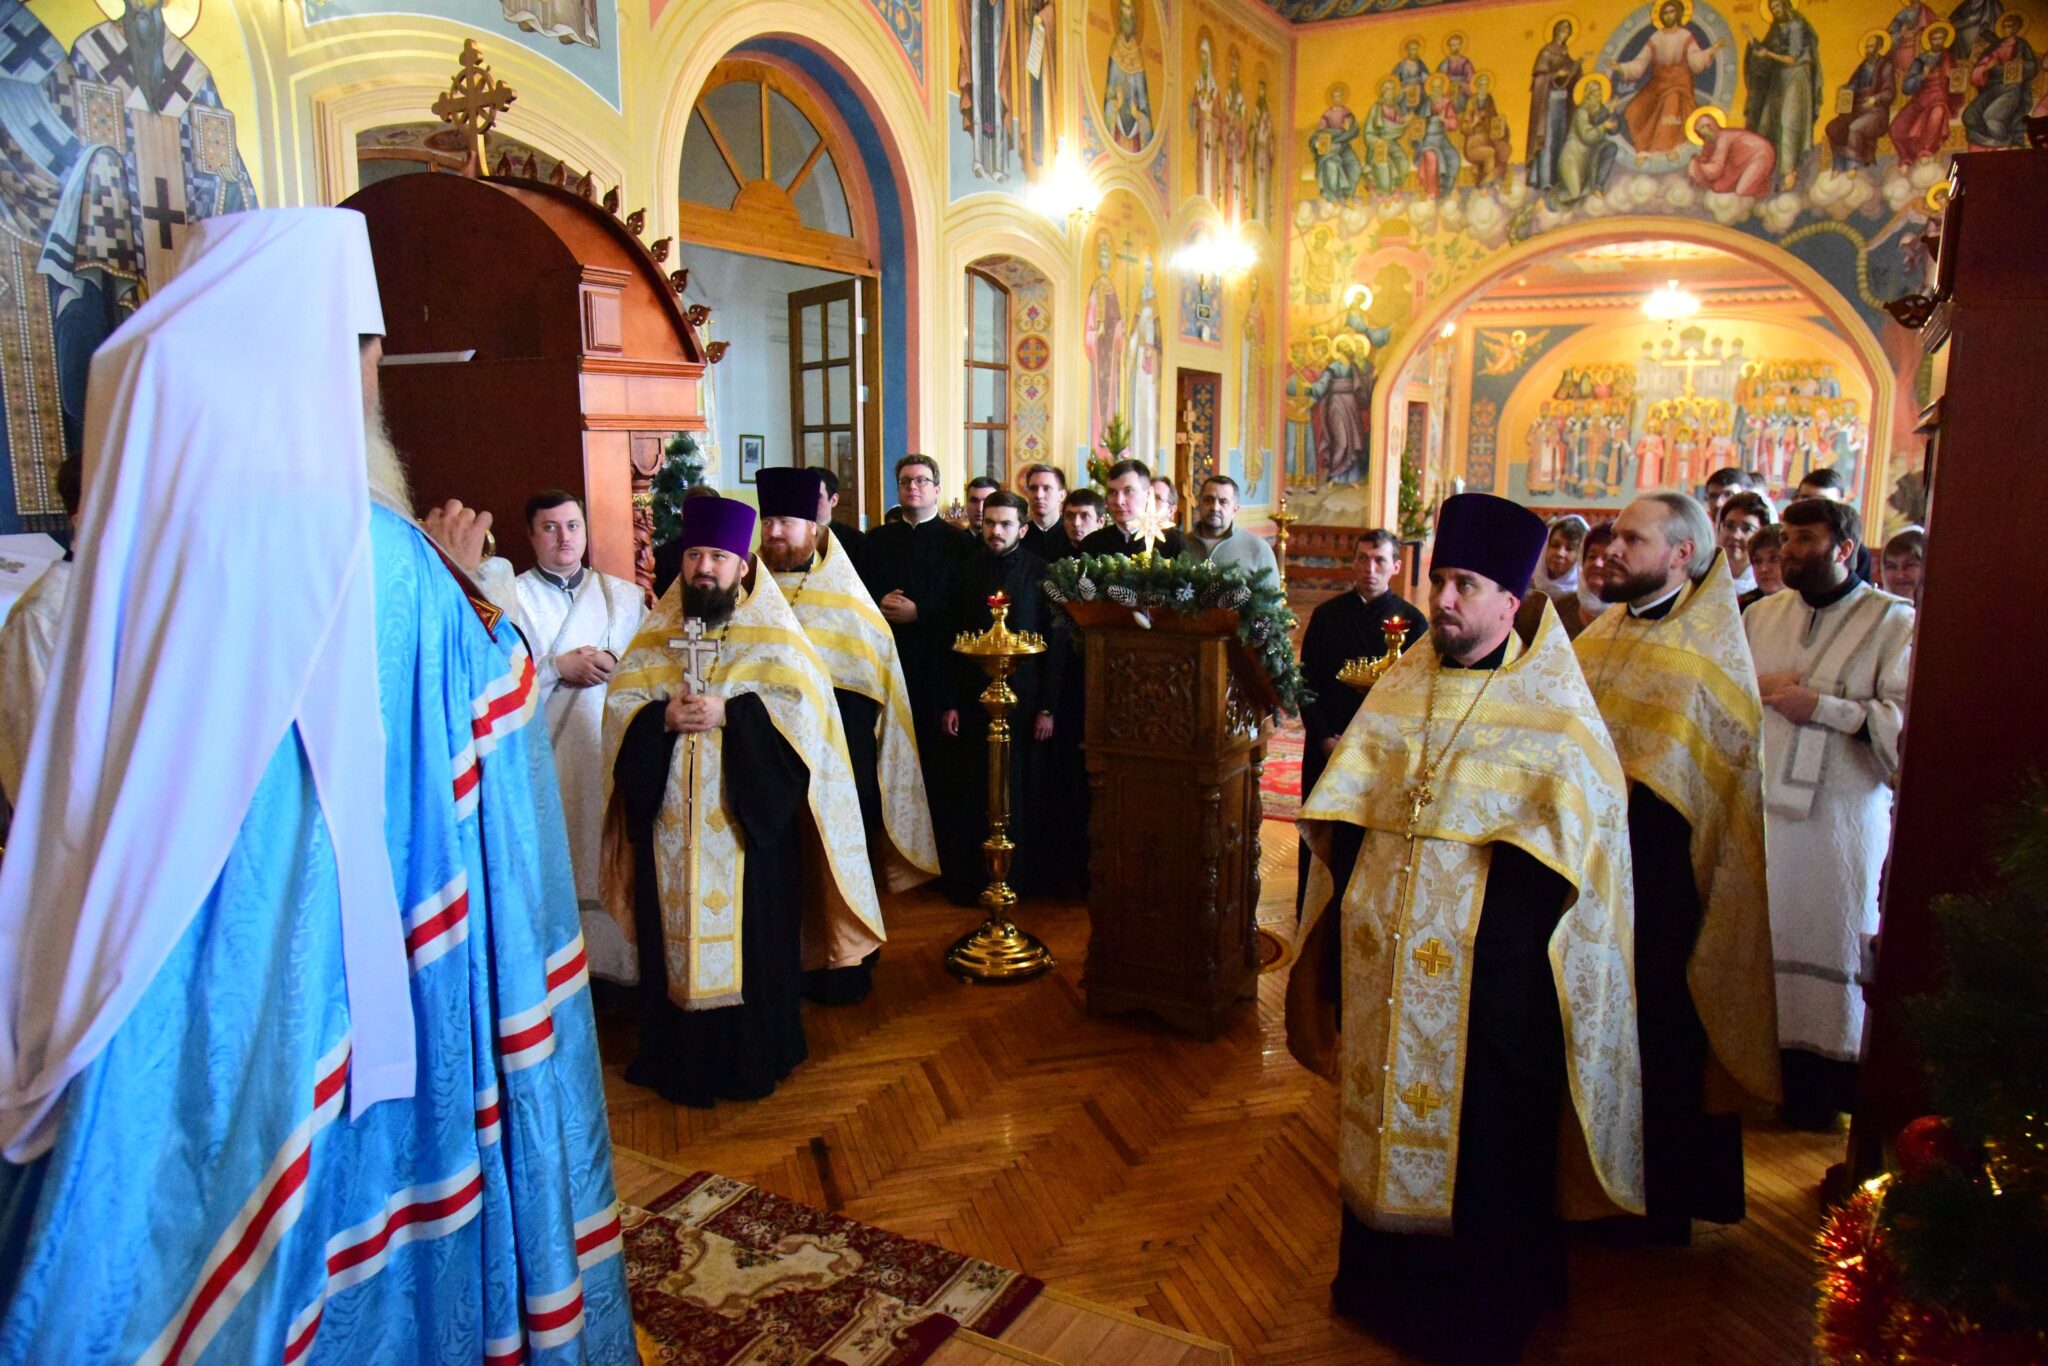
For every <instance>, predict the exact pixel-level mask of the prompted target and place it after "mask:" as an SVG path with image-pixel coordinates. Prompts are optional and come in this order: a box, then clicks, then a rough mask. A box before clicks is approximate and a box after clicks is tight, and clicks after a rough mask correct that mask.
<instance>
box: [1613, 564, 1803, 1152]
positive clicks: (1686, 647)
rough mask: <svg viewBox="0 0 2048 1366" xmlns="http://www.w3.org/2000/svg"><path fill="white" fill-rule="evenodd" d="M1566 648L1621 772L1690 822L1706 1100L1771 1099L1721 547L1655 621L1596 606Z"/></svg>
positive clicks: (1753, 688) (1771, 1051) (1750, 680)
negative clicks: (1707, 1056)
mask: <svg viewBox="0 0 2048 1366" xmlns="http://www.w3.org/2000/svg"><path fill="white" fill-rule="evenodd" d="M1574 648H1575V649H1576V650H1577V651H1578V655H1579V663H1580V664H1581V665H1582V666H1583V667H1584V669H1585V671H1586V678H1587V681H1588V682H1589V683H1590V684H1591V686H1592V687H1593V690H1594V695H1595V700H1596V701H1597V702H1598V703H1599V704H1600V714H1601V715H1602V716H1603V717H1605V718H1606V721H1607V729H1608V733H1609V734H1610V735H1611V736H1612V737H1613V739H1614V747H1615V750H1616V752H1618V753H1619V754H1620V756H1621V765H1622V768H1623V770H1624V771H1625V772H1626V773H1627V774H1628V780H1629V781H1630V782H1632V783H1642V784H1643V785H1645V786H1646V787H1648V788H1649V789H1650V790H1651V791H1652V792H1654V793H1656V794H1657V796H1658V797H1659V798H1661V799H1662V800H1663V801H1665V802H1668V803H1670V805H1671V806H1672V808H1673V809H1674V810H1676V811H1677V812H1678V814H1679V815H1681V816H1683V817H1685V819H1686V820H1687V821H1688V822H1689V823H1690V824H1691V826H1692V873H1693V883H1694V885H1695V886H1696V887H1697V888H1698V889H1699V897H1700V910H1701V918H1700V933H1699V938H1698V939H1697V940H1696V941H1695V942H1694V944H1693V950H1692V957H1691V958H1690V959H1689V960H1688V961H1687V963H1686V980H1687V981H1688V982H1689V983H1690V985H1691V988H1692V997H1693V1004H1694V1005H1695V1007H1697V1009H1698V1010H1699V1015H1700V1022H1701V1023H1702V1024H1703V1025H1704V1026H1705V1028H1706V1032H1707V1040H1708V1043H1709V1044H1710V1045H1711V1047H1712V1053H1713V1062H1714V1066H1713V1067H1711V1068H1709V1069H1708V1076H1707V1092H1706V1102H1707V1108H1708V1109H1709V1110H1710V1111H1713V1112H1720V1113H1726V1112H1729V1111H1733V1110H1738V1109H1742V1108H1745V1107H1747V1106H1749V1105H1752V1104H1761V1103H1768V1102H1773V1101H1776V1100H1777V1099H1778V1096H1779V1084H1778V1003H1777V985H1776V981H1775V978H1774V976H1773V973H1772V968H1771V917H1770V896H1769V892H1768V890H1767V887H1766V883H1765V879H1764V805H1763V759H1762V754H1763V748H1762V738H1761V737H1762V727H1763V704H1762V702H1761V701H1760V700H1759V699H1758V696H1757V682H1756V665H1755V663H1754V662H1752V660H1751V658H1750V653H1749V639H1748V637H1747V636H1745V635H1744V634H1743V629H1742V611H1741V608H1740V606H1739V605H1738V604H1737V602H1736V598H1735V581H1734V578H1733V577H1732V576H1731V574H1730V573H1729V570H1728V560H1727V557H1726V556H1724V555H1721V554H1719V553H1718V552H1717V553H1716V554H1715V556H1714V562H1713V564H1712V565H1710V566H1709V567H1708V569H1707V575H1706V577H1705V578H1704V579H1702V580H1700V581H1699V582H1698V583H1697V584H1693V585H1689V586H1688V587H1687V588H1686V589H1685V590H1684V591H1683V592H1682V593H1681V594H1680V596H1679V599H1678V601H1677V603H1676V604H1675V605H1674V606H1673V607H1672V609H1671V611H1670V612H1669V613H1667V614H1666V615H1665V616H1664V617H1662V618H1661V619H1658V620H1654V621H1649V620H1644V619H1641V618H1637V617H1632V616H1630V615H1629V613H1628V610H1627V609H1626V608H1616V609H1613V610H1610V611H1607V612H1603V613H1601V614H1600V616H1599V618H1598V619H1596V620H1595V621H1594V622H1593V624H1592V625H1590V626H1588V627H1587V628H1586V629H1585V631H1584V632H1583V633H1581V634H1580V636H1579V638H1578V640H1577V641H1576V642H1575V643H1574Z"/></svg>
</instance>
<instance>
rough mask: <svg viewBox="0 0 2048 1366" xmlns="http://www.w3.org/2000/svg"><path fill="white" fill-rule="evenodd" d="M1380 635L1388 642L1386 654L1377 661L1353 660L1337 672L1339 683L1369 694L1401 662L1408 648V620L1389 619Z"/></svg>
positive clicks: (1382, 623) (1365, 658)
mask: <svg viewBox="0 0 2048 1366" xmlns="http://www.w3.org/2000/svg"><path fill="white" fill-rule="evenodd" d="M1380 634H1381V635H1382V636H1383V637H1385V640H1386V647H1387V648H1386V653H1385V654H1382V655H1381V656H1379V658H1377V659H1374V658H1372V657H1370V656H1368V655H1360V656H1359V657H1358V658H1356V659H1354V660H1351V661H1350V662H1349V663H1347V664H1345V666H1344V667H1343V668H1341V669H1339V670H1337V681H1338V682H1339V683H1342V684H1344V685H1345V686H1346V687H1350V688H1356V689H1358V690H1359V691H1360V692H1367V691H1369V690H1370V689H1371V688H1372V685H1373V684H1375V683H1377V682H1379V681H1380V680H1381V679H1382V678H1385V677H1386V676H1387V670H1389V669H1391V668H1393V667H1394V666H1395V665H1396V664H1398V663H1400V662H1401V652H1402V651H1403V650H1405V649H1407V648H1408V618H1406V617H1388V618H1387V619H1386V620H1385V621H1383V622H1381V623H1380Z"/></svg>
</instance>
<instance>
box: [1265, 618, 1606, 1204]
mask: <svg viewBox="0 0 2048 1366" xmlns="http://www.w3.org/2000/svg"><path fill="white" fill-rule="evenodd" d="M1433 678H1434V679H1435V689H1436V691H1437V693H1438V694H1439V695H1440V697H1439V700H1438V703H1437V708H1438V714H1439V717H1440V718H1441V717H1443V716H1448V717H1451V718H1456V717H1458V716H1461V715H1464V714H1465V709H1466V707H1467V705H1468V704H1470V703H1472V702H1473V701H1474V693H1475V692H1476V691H1477V690H1478V689H1479V688H1480V687H1481V686H1482V684H1484V685H1486V687H1487V692H1486V695H1485V697H1484V699H1483V700H1481V701H1480V702H1479V703H1478V705H1477V707H1476V710H1474V711H1473V712H1472V713H1471V717H1470V721H1469V723H1468V724H1467V725H1466V727H1465V728H1464V730H1463V732H1462V734H1461V736H1460V738H1459V740H1458V744H1457V747H1456V749H1455V750H1454V751H1453V752H1452V754H1451V755H1450V757H1449V759H1448V761H1447V762H1446V764H1445V766H1444V768H1443V770H1442V771H1441V772H1440V773H1438V774H1437V776H1436V778H1435V781H1434V787H1435V799H1434V801H1433V802H1432V803H1430V804H1429V805H1428V806H1427V807H1426V808H1425V809H1424V810H1423V812H1422V815H1421V819H1420V821H1419V823H1418V824H1417V826H1416V833H1417V836H1418V838H1417V839H1416V840H1415V841H1414V843H1413V844H1412V845H1411V844H1410V842H1409V840H1408V839H1407V838H1406V832H1407V830H1408V828H1409V826H1408V822H1409V818H1410V810H1411V808H1410V802H1409V793H1410V790H1411V788H1412V786H1413V784H1414V783H1415V782H1416V777H1417V774H1418V773H1419V771H1420V768H1421V746H1422V739H1423V731H1424V728H1425V725H1426V718H1427V709H1428V706H1429V694H1430V690H1431V683H1432V679H1433ZM1489 678H1490V681H1489ZM1451 724H1452V722H1450V721H1444V720H1441V719H1440V720H1439V722H1438V724H1437V727H1436V730H1437V731H1438V732H1439V733H1438V734H1437V735H1436V736H1435V737H1434V742H1435V743H1437V744H1443V743H1445V742H1446V736H1447V734H1448V732H1449V729H1450V726H1451ZM1301 821H1302V825H1303V829H1304V831H1305V832H1306V833H1308V834H1309V836H1310V844H1311V846H1312V847H1314V846H1315V845H1316V842H1317V838H1318V836H1317V833H1316V831H1315V825H1316V824H1318V823H1328V822H1332V821H1344V822H1347V823H1349V824H1352V825H1357V826H1361V827H1363V828H1364V830H1365V832H1366V834H1365V840H1364V845H1363V847H1362V848H1361V849H1360V851H1359V855H1358V862H1357V865H1356V870H1355V871H1354V872H1353V874H1352V878H1351V882H1350V885H1349V887H1348V888H1347V890H1346V892H1345V897H1344V904H1343V911H1342V920H1341V922H1340V925H1339V933H1340V934H1341V935H1342V936H1343V954H1342V959H1341V961H1342V965H1343V968H1342V970H1343V1001H1344V1017H1343V1033H1342V1035H1341V1036H1340V1037H1339V1039H1338V1041H1337V1042H1338V1049H1339V1063H1340V1074H1339V1080H1340V1083H1341V1085H1342V1088H1343V1106H1342V1110H1341V1112H1340V1120H1339V1135H1338V1172H1339V1176H1340V1179H1341V1183H1342V1186H1343V1191H1344V1198H1345V1202H1346V1204H1348V1205H1349V1206H1350V1208H1351V1210H1352V1212H1353V1213H1354V1214H1355V1215H1356V1216H1357V1217H1358V1218H1359V1219H1360V1220H1362V1221H1364V1222H1365V1223H1367V1224H1370V1225H1372V1226H1373V1227H1376V1228H1383V1229H1390V1230H1398V1231H1412V1232H1430V1233H1448V1232H1449V1231H1450V1227H1451V1209H1452V1201H1453V1199H1454V1195H1455V1190H1454V1185H1455V1180H1454V1178H1455V1175H1456V1172H1457V1161H1458V1115H1459V1111H1460V1107H1461V1103H1462V1099H1463V1090H1464V1074H1465V1049H1466V1043H1467V1041H1466V1037H1465V1019H1466V1010H1467V1007H1468V998H1469V992H1470V989H1471V976H1472V946H1473V939H1474V936H1475V935H1476V933H1477V930H1478V923H1479V911H1480V907H1481V904H1482V903H1483V901H1484V899H1485V890H1486V870H1487V864H1488V854H1487V852H1486V850H1487V846H1488V845H1490V844H1493V843H1496V842H1500V843H1508V844H1513V845H1515V846H1516V847H1518V848H1520V849H1522V850H1524V851H1526V852H1527V853H1528V854H1530V855H1531V856H1532V857H1534V858H1536V859H1537V860H1538V861H1539V862H1541V863H1543V864H1544V865H1545V866H1546V867H1548V868H1550V869H1551V870H1552V871H1553V872H1555V873H1557V874H1558V875H1559V876H1561V877H1563V878H1564V879H1566V880H1567V881H1568V882H1570V883H1571V884H1572V887H1573V890H1574V892H1575V896H1574V898H1573V900H1572V902H1571V904H1570V905H1569V906H1567V907H1566V909H1565V912H1564V916H1563V918H1562V919H1560V920H1559V922H1558V926H1557V930H1556V932H1555V933H1554V934H1553V935H1552V936H1551V940H1550V962H1551V970H1552V973H1553V975H1554V976H1555V977H1556V979H1557V987H1558V1000H1559V1006H1560V1008H1561V1011H1562V1014H1563V1016H1564V1035H1565V1051H1566V1054H1567V1057H1566V1073H1567V1076H1568V1078H1569V1081H1570V1087H1571V1099H1572V1104H1573V1106H1574V1108H1575V1110H1576V1111H1577V1114H1578V1120H1579V1123H1578V1133H1579V1134H1580V1136H1581V1137H1582V1138H1583V1140H1584V1143H1585V1153H1586V1155H1587V1156H1590V1158H1591V1159H1592V1170H1593V1172H1594V1174H1595V1176H1596V1177H1597V1178H1598V1181H1599V1185H1600V1193H1601V1194H1602V1195H1603V1196H1604V1198H1605V1201H1606V1202H1607V1203H1608V1204H1610V1205H1613V1206H1619V1207H1620V1208H1622V1209H1625V1210H1631V1211H1635V1212H1640V1211H1641V1209H1642V1207H1643V1169H1642V1113H1641V1099H1642V1097H1641V1062H1640V1058H1639V1056H1638V1050H1637V1043H1636V1019H1635V999H1634V988H1633V985H1632V982H1633V973H1632V970H1631V964H1632V960H1633V957H1634V936H1633V934H1632V932H1631V930H1632V922H1631V918H1630V908H1631V904H1632V896H1633V886H1632V881H1631V878H1630V868H1629V844H1628V806H1627V797H1626V790H1625V786H1624V779H1623V776H1622V771H1621V765H1620V762H1619V760H1618V759H1617V758H1616V756H1615V753H1614V747H1613V744H1612V743H1611V742H1610V741H1609V739H1608V737H1607V731H1606V727H1605V726H1604V725H1603V724H1602V723H1601V721H1600V719H1599V711H1598V709H1597V708H1596V707H1595V706H1594V704H1593V698H1592V694H1591V693H1590V692H1589V691H1588V689H1587V687H1586V682H1585V679H1584V677H1583V676H1582V675H1581V674H1580V672H1579V665H1578V660H1577V658H1576V657H1575V656H1574V655H1573V654H1572V648H1571V643H1570V641H1568V640H1567V639H1566V638H1565V633H1564V627H1563V626H1562V624H1560V623H1559V621H1558V619H1557V613H1556V611H1555V610H1554V609H1552V608H1551V607H1550V605H1549V604H1548V603H1545V604H1544V605H1543V611H1542V616H1541V619H1540V622H1539V623H1538V625H1537V627H1536V630H1535V633H1534V639H1533V641H1531V642H1530V643H1529V646H1528V648H1527V650H1526V652H1524V653H1523V654H1522V655H1521V656H1520V657H1519V658H1516V659H1513V660H1511V661H1510V662H1508V663H1507V664H1505V665H1503V666H1502V667H1501V668H1500V669H1498V670H1495V671H1493V672H1492V674H1491V675H1490V676H1489V675H1488V674H1487V673H1484V672H1464V671H1457V672H1440V670H1439V667H1438V656H1437V652H1436V648H1435V646H1434V645H1433V644H1432V643H1431V642H1430V641H1429V640H1427V639H1424V640H1423V641H1421V642H1419V643H1418V644H1416V645H1415V646H1414V647H1413V648H1411V649H1410V650H1409V651H1408V653H1407V654H1405V655H1403V656H1402V657H1401V661H1400V663H1398V664H1396V665H1395V666H1394V667H1393V669H1391V670H1390V671H1389V672H1388V673H1387V674H1386V676H1385V677H1383V678H1382V679H1380V681H1379V682H1378V683H1376V684H1374V685H1373V688H1372V691H1371V692H1369V693H1367V694H1366V699H1365V705H1364V706H1363V707H1362V708H1361V709H1360V710H1359V712H1358V715H1357V717H1356V718H1355V719H1354V720H1353V721H1352V723H1351V727H1350V729H1348V730H1347V731H1346V732H1345V733H1344V737H1343V739H1342V741H1341V742H1340V743H1339V744H1338V747H1337V749H1336V751H1335V753H1333V754H1332V755H1331V757H1330V764H1329V767H1328V768H1327V769H1326V770H1325V771H1324V774H1323V778H1322V780H1321V781H1320V782H1319V783H1317V785H1316V789H1315V791H1314V792H1313V793H1311V794H1310V796H1309V798H1308V800H1307V801H1306V802H1305V803H1304V804H1303V807H1302V812H1301ZM1323 833H1325V834H1326V833H1327V832H1326V831H1325V832H1323ZM1323 847H1324V848H1327V844H1325V845H1324V846H1323ZM1411 849H1412V856H1413V858H1414V860H1415V869H1414V871H1413V873H1412V877H1413V882H1414V886H1413V890H1412V895H1411V894H1410V892H1409V887H1408V883H1409V880H1410V877H1411V874H1410V872H1409V871H1408V870H1407V868H1406V866H1405V865H1407V864H1408V863H1409V860H1410V857H1411ZM1330 892H1331V876H1330V870H1329V867H1328V865H1327V864H1326V863H1325V862H1324V860H1323V859H1322V858H1321V857H1320V856H1318V857H1316V858H1315V860H1314V863H1313V865H1312V869H1311V874H1310V882H1309V888H1308V895H1307V900H1306V902H1305V904H1306V905H1307V906H1308V907H1309V918H1308V920H1307V921H1306V922H1305V923H1304V924H1303V926H1302V930H1301V941H1300V942H1302V943H1307V942H1308V940H1309V936H1310V934H1311V933H1312V932H1313V930H1314V929H1315V927H1316V923H1317V921H1318V920H1319V919H1320V913H1321V910H1322V908H1323V907H1324V906H1325V905H1327V904H1328V902H1329V900H1330ZM1314 966H1316V965H1314V964H1313V963H1312V962H1311V967H1314ZM1303 971H1307V969H1304V970H1303ZM1300 978H1301V973H1300V972H1297V979H1300ZM1308 985H1310V984H1309V983H1307V982H1305V981H1302V980H1297V982H1296V983H1294V984H1292V990H1293V992H1294V993H1297V994H1298V993H1300V992H1301V991H1302V990H1303V989H1304V988H1305V987H1307V986H1308ZM1292 1015H1293V1003H1292V1002H1291V1003H1290V1017H1291V1018H1290V1027H1292V1026H1293V1024H1294V1019H1293V1018H1292ZM1575 1166H1581V1167H1582V1166H1583V1161H1582V1160H1578V1161H1575V1160H1574V1155H1573V1154H1571V1153H1570V1151H1569V1148H1567V1149H1566V1150H1565V1151H1564V1152H1562V1153H1561V1154H1560V1163H1559V1169H1560V1173H1561V1174H1563V1173H1566V1172H1569V1171H1570V1170H1572V1169H1573V1168H1574V1167H1575ZM1567 1194H1568V1195H1569V1194H1570V1192H1567ZM1598 1204H1599V1202H1598V1201H1594V1202H1592V1204H1591V1205H1590V1206H1585V1205H1581V1206H1575V1207H1573V1208H1572V1209H1571V1210H1570V1212H1572V1213H1578V1214H1584V1213H1592V1212H1595V1210H1596V1208H1597V1206H1598ZM1606 1212H1609V1213H1611V1212H1612V1210H1611V1209H1610V1210H1608V1211H1606Z"/></svg>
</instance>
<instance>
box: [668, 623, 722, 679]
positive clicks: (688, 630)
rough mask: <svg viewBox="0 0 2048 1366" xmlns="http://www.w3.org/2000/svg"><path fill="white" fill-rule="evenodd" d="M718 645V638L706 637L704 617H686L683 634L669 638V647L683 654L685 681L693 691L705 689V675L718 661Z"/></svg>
mask: <svg viewBox="0 0 2048 1366" xmlns="http://www.w3.org/2000/svg"><path fill="white" fill-rule="evenodd" d="M718 645H719V642H718V641H716V640H707V639H705V637H704V619H703V618H702V617H688V618H686V619H685V620H684V621H683V633H682V635H680V636H676V637H672V638H671V639H670V640H669V642H668V648H669V649H671V650H674V651H675V652H676V653H677V654H679V655H681V656H683V682H684V683H686V684H688V685H689V688H690V691H691V692H693V693H701V692H703V691H704V678H705V675H707V674H709V673H710V672H711V666H712V665H713V664H716V663H717V662H718Z"/></svg>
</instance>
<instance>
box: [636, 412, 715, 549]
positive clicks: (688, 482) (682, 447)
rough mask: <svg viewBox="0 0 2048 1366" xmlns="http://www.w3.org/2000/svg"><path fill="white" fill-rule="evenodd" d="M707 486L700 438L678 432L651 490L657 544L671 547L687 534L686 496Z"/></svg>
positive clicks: (656, 474)
mask: <svg viewBox="0 0 2048 1366" xmlns="http://www.w3.org/2000/svg"><path fill="white" fill-rule="evenodd" d="M703 482H704V453H703V451H702V450H700V449H699V448H698V446H697V438H696V437H694V436H692V435H690V434H689V433H688V432H677V433H676V434H675V435H674V436H672V437H670V438H669V443H668V458H667V459H665V460H663V461H662V462H661V468H660V469H658V470H656V471H655V472H654V480H653V482H652V484H651V485H650V487H649V488H648V497H649V500H650V506H651V507H652V508H653V511H654V544H656V545H667V544H668V543H669V542H670V541H673V540H674V539H675V538H676V537H678V536H680V535H682V534H683V495H684V494H685V493H687V492H688V491H689V490H690V489H692V488H694V487H696V486H697V485H699V484H701V483H703Z"/></svg>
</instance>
